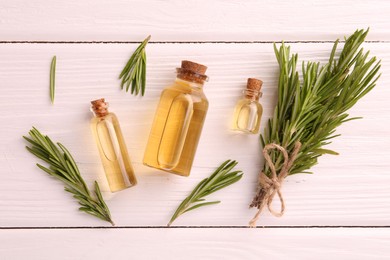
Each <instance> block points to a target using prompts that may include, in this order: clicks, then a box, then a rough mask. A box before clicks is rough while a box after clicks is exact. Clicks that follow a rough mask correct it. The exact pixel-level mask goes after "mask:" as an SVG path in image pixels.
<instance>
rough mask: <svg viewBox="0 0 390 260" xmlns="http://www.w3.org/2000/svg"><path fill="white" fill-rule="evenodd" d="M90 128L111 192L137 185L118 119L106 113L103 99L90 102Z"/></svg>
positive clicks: (106, 105) (112, 114)
mask: <svg viewBox="0 0 390 260" xmlns="http://www.w3.org/2000/svg"><path fill="white" fill-rule="evenodd" d="M91 104H92V107H91V111H92V112H93V114H94V117H93V118H92V119H91V128H92V132H93V135H94V137H95V141H96V144H97V146H98V149H99V153H100V158H101V160H102V164H103V167H104V171H105V173H106V177H107V181H108V185H109V186H110V190H111V192H116V191H120V190H123V189H126V188H129V187H131V186H134V185H136V184H137V180H136V177H135V175H134V170H133V167H132V165H131V161H130V158H129V155H128V153H127V148H126V144H125V141H124V139H123V136H122V131H121V129H120V126H119V122H118V118H117V117H116V115H115V114H114V113H110V112H108V103H106V102H105V101H104V98H102V99H98V100H94V101H91Z"/></svg>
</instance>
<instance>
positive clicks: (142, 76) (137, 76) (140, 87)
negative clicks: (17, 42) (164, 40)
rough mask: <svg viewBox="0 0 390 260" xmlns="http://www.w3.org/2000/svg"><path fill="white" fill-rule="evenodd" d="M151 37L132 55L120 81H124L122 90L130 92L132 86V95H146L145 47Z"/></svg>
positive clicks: (120, 76)
mask: <svg viewBox="0 0 390 260" xmlns="http://www.w3.org/2000/svg"><path fill="white" fill-rule="evenodd" d="M150 37H151V36H150V35H149V36H148V37H147V38H146V39H145V40H144V41H143V42H142V43H141V44H140V45H139V46H138V48H137V49H136V50H135V51H134V53H133V55H131V57H130V59H129V61H128V62H127V64H126V66H125V67H124V68H123V70H122V72H121V74H120V75H119V79H122V82H121V89H123V88H124V87H125V88H126V92H128V91H129V88H130V84H131V94H134V95H135V96H137V95H138V94H139V93H140V91H141V96H143V95H144V94H145V84H146V52H145V47H146V45H147V44H148V42H149V40H150Z"/></svg>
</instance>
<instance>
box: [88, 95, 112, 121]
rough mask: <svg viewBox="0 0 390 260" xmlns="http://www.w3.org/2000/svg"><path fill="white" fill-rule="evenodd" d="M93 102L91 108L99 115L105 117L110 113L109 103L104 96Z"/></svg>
mask: <svg viewBox="0 0 390 260" xmlns="http://www.w3.org/2000/svg"><path fill="white" fill-rule="evenodd" d="M91 104H92V107H91V110H92V112H93V113H94V114H95V115H96V116H97V117H103V116H106V115H107V114H108V110H107V109H108V103H106V102H105V100H104V98H100V99H96V100H93V101H91Z"/></svg>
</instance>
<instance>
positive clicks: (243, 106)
mask: <svg viewBox="0 0 390 260" xmlns="http://www.w3.org/2000/svg"><path fill="white" fill-rule="evenodd" d="M262 84H263V82H262V81H261V80H258V79H253V78H249V79H248V83H247V87H246V89H245V90H244V91H243V93H244V95H243V97H242V99H240V100H239V101H238V102H237V104H236V107H235V111H234V119H233V129H234V130H238V131H242V132H245V133H250V134H257V133H258V132H259V129H260V120H261V115H262V114H263V107H262V106H261V104H260V103H259V102H258V101H259V98H260V97H261V96H262V93H261V92H260V89H261V86H262Z"/></svg>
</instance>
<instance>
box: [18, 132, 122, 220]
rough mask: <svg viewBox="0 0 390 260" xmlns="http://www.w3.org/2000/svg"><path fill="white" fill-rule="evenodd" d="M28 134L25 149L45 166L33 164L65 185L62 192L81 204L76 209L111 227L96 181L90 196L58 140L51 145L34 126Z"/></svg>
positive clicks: (72, 161) (47, 138)
mask: <svg viewBox="0 0 390 260" xmlns="http://www.w3.org/2000/svg"><path fill="white" fill-rule="evenodd" d="M29 135H30V137H26V136H23V138H24V139H25V140H27V141H28V142H29V143H30V145H31V147H29V146H26V148H27V150H28V151H29V152H30V153H32V154H33V155H35V156H36V157H38V158H39V159H41V160H43V161H45V162H46V163H47V164H48V165H49V167H48V168H47V167H45V166H43V165H40V164H37V166H38V167H39V168H40V169H41V170H43V171H44V172H46V173H47V174H49V175H51V176H53V177H54V178H56V179H58V180H60V181H61V182H63V183H64V184H65V191H67V192H69V193H71V194H73V197H74V198H75V199H77V200H78V201H79V204H80V205H81V206H82V207H80V208H79V210H80V211H84V212H85V213H88V214H90V215H92V216H95V217H97V218H99V219H102V220H104V221H107V222H110V223H111V224H112V225H113V226H114V225H115V224H114V222H113V221H112V219H111V214H110V210H109V209H108V207H107V204H106V203H105V202H104V200H103V196H102V194H101V192H100V188H99V184H98V183H97V182H96V181H95V187H94V188H95V189H94V192H93V194H94V196H92V195H91V194H92V192H91V191H90V190H89V189H88V187H87V185H86V183H85V181H84V179H83V178H82V177H81V175H80V171H79V169H78V167H77V164H76V162H75V161H74V159H73V157H72V155H71V154H70V152H69V151H68V149H66V148H65V146H63V145H62V144H61V143H57V144H54V143H53V142H52V141H51V139H50V138H49V137H48V136H44V135H43V134H41V133H40V132H39V131H38V129H36V128H35V127H33V128H32V129H31V130H30V131H29Z"/></svg>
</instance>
